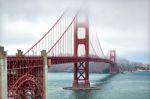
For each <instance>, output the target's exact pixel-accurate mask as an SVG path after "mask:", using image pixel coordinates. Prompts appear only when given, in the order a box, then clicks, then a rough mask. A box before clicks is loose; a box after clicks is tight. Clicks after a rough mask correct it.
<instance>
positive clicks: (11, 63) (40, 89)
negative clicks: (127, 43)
mask: <svg viewBox="0 0 150 99" xmlns="http://www.w3.org/2000/svg"><path fill="white" fill-rule="evenodd" d="M66 13H67V12H66V11H65V12H64V13H63V14H62V15H61V16H60V18H58V20H57V21H56V22H55V23H54V25H53V26H52V27H51V28H50V29H49V30H48V31H47V33H45V34H44V36H42V38H41V39H39V40H38V41H37V42H36V43H35V44H34V45H33V46H32V47H31V48H30V49H29V50H27V51H26V52H25V53H23V52H22V51H21V50H18V52H17V53H16V55H15V56H10V55H7V54H6V52H5V51H4V47H0V57H1V67H2V68H1V71H2V72H1V75H2V76H3V79H4V80H3V82H5V83H2V86H1V89H2V91H3V92H5V91H6V93H4V94H2V95H1V96H2V97H3V98H6V97H7V98H8V99H29V97H31V98H34V99H47V83H48V82H47V73H48V68H50V67H51V66H53V64H66V63H73V67H74V72H73V73H74V78H73V83H72V87H71V88H72V89H80V88H84V89H88V88H91V86H90V79H89V62H105V63H109V64H110V67H109V71H110V73H117V72H118V71H119V69H118V67H117V63H116V51H115V50H111V51H110V52H109V55H108V56H107V57H106V56H105V55H104V53H103V51H102V49H101V45H100V42H99V40H98V38H94V39H97V40H96V42H93V41H92V40H91V39H90V35H89V34H90V33H89V22H88V18H87V17H84V18H85V19H84V21H80V20H79V19H80V15H79V14H80V13H79V12H77V13H75V14H74V15H73V17H72V18H70V21H69V19H67V14H66ZM80 30H82V34H83V35H84V37H82V38H81V37H80V36H79V34H80V33H81V31H80ZM94 43H97V44H98V45H97V46H96V49H95V48H94V46H93V44H94ZM81 45H82V46H83V47H82V48H81V47H80V46H81ZM99 52H100V53H102V54H101V55H99V54H98V53H99ZM80 82H82V84H80ZM3 88H6V90H5V89H3ZM1 93H2V92H1Z"/></svg>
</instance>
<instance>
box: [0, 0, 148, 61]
mask: <svg viewBox="0 0 150 99" xmlns="http://www.w3.org/2000/svg"><path fill="white" fill-rule="evenodd" d="M79 6H82V7H85V8H86V9H87V10H88V12H89V20H90V30H91V31H95V32H97V34H98V36H99V39H100V42H101V45H102V48H103V50H104V53H107V52H108V50H109V49H116V51H117V55H118V56H119V57H122V58H126V59H129V60H132V61H140V62H150V40H149V39H150V0H0V9H1V12H0V14H1V16H0V23H1V24H0V33H1V34H0V45H2V46H5V49H6V50H7V51H8V54H12V53H16V50H17V49H21V50H24V51H26V50H27V49H29V47H31V45H33V44H34V43H35V42H36V41H37V40H38V39H39V38H40V37H41V36H42V35H43V34H44V33H45V32H46V31H47V30H48V29H49V28H50V27H51V26H52V24H53V23H54V22H55V21H56V19H57V18H58V17H59V16H60V15H61V13H62V12H63V11H64V10H65V8H67V7H70V9H71V8H76V7H79Z"/></svg>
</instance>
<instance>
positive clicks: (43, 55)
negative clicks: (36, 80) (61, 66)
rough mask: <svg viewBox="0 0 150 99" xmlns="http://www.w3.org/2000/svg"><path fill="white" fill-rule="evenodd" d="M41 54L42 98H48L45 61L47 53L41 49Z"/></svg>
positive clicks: (46, 65)
mask: <svg viewBox="0 0 150 99" xmlns="http://www.w3.org/2000/svg"><path fill="white" fill-rule="evenodd" d="M41 55H42V57H43V63H44V64H43V65H44V66H43V76H44V77H43V87H44V99H48V88H47V86H48V84H47V83H48V81H47V80H48V62H47V53H46V50H42V51H41Z"/></svg>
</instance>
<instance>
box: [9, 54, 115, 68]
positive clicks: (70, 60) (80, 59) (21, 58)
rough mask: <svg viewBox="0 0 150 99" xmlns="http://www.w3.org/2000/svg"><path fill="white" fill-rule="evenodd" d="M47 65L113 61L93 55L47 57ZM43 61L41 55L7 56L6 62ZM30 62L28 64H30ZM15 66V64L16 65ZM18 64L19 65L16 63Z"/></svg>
mask: <svg viewBox="0 0 150 99" xmlns="http://www.w3.org/2000/svg"><path fill="white" fill-rule="evenodd" d="M47 59H48V60H47V61H48V66H49V67H50V66H51V65H53V64H65V63H77V62H86V61H89V62H105V63H109V64H112V65H114V64H115V63H114V62H112V61H110V60H108V59H103V58H94V57H89V58H86V57H77V58H76V57H47ZM42 61H43V57H42V56H8V57H7V62H8V63H9V62H11V63H14V64H20V65H21V64H26V63H29V62H30V63H31V64H32V63H33V64H34V63H39V64H40V62H42ZM31 64H30V65H31ZM16 66H17V65H16ZM18 66H19V65H18Z"/></svg>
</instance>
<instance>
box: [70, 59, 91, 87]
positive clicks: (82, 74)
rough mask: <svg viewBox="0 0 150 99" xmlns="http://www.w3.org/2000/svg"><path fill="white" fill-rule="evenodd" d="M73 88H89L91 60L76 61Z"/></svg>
mask: <svg viewBox="0 0 150 99" xmlns="http://www.w3.org/2000/svg"><path fill="white" fill-rule="evenodd" d="M72 87H73V88H89V87H90V82H89V62H80V63H74V80H73V85H72Z"/></svg>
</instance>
